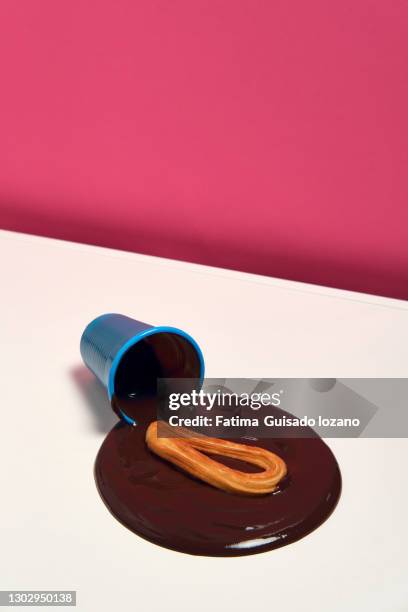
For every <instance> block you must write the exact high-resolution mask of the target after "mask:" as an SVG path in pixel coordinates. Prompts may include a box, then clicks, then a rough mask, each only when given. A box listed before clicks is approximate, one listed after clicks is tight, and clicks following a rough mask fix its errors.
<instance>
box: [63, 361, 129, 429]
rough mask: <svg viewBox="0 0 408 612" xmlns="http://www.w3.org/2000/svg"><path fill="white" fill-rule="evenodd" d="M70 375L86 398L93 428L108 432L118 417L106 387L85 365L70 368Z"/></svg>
mask: <svg viewBox="0 0 408 612" xmlns="http://www.w3.org/2000/svg"><path fill="white" fill-rule="evenodd" d="M70 375H71V377H72V379H73V381H74V382H75V384H76V385H77V387H78V388H79V390H80V391H81V393H82V395H83V397H84V399H85V400H86V403H87V405H88V408H89V411H90V413H91V415H92V418H93V427H94V429H96V431H98V432H101V433H108V432H109V431H110V430H111V429H112V427H113V426H114V425H115V424H116V423H117V422H118V417H117V416H116V414H115V413H114V412H113V410H112V408H111V407H110V404H109V400H108V395H107V392H106V389H104V387H103V386H102V385H101V383H100V382H99V381H98V380H97V379H96V378H95V376H94V375H93V374H92V372H90V371H89V370H88V369H87V368H86V367H85V366H76V367H75V368H72V370H71V371H70Z"/></svg>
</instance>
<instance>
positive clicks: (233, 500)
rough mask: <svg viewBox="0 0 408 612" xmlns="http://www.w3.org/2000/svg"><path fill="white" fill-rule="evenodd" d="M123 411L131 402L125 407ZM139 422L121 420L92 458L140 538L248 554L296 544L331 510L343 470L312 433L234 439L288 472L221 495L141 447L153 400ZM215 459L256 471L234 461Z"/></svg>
mask: <svg viewBox="0 0 408 612" xmlns="http://www.w3.org/2000/svg"><path fill="white" fill-rule="evenodd" d="M127 410H128V412H130V411H131V407H130V406H129V405H128V406H127ZM137 420H138V425H137V426H136V427H132V426H129V425H127V424H125V423H122V422H120V423H118V424H117V425H116V426H115V427H114V428H113V429H112V431H111V432H110V433H109V434H108V435H107V437H106V438H105V440H104V442H103V444H102V446H101V448H100V450H99V453H98V456H97V458H96V463H95V479H96V483H97V486H98V489H99V492H100V494H101V496H102V498H103V500H104V502H105V504H106V505H107V507H108V508H109V510H110V511H111V512H112V514H113V515H114V516H115V517H116V518H117V519H118V520H119V521H120V522H121V523H123V524H124V525H125V526H126V527H128V528H129V529H130V530H132V531H134V532H135V533H136V534H138V535H140V536H142V537H143V538H145V539H147V540H149V541H151V542H154V543H155V544H159V545H161V546H164V547H166V548H171V549H174V550H178V551H181V552H185V553H190V554H194V555H209V556H237V555H248V554H254V553H258V552H263V551H266V550H271V549H273V548H278V547H279V546H284V545H285V544H289V543H291V542H294V541H296V540H298V539H300V538H302V537H304V536H305V535H307V534H308V533H310V532H311V531H313V530H314V529H316V527H318V526H319V525H321V524H322V523H323V522H324V521H325V520H326V519H327V517H328V516H329V515H330V514H331V512H332V511H333V509H334V508H335V506H336V504H337V501H338V499H339V496H340V492H341V475H340V470H339V467H338V465H337V462H336V459H335V457H334V455H333V453H332V452H331V450H330V449H329V447H328V446H327V445H326V444H325V443H324V442H323V440H321V439H320V438H319V437H318V436H317V435H316V434H311V437H309V438H285V439H275V440H272V439H260V440H257V439H251V440H249V439H246V438H241V439H235V441H237V442H243V443H245V444H254V445H256V446H262V447H263V448H266V449H268V450H270V451H272V452H274V453H276V454H278V455H280V456H281V457H282V458H283V459H284V461H285V462H286V464H287V467H288V475H287V476H286V477H285V479H284V480H283V481H282V482H281V483H280V484H279V487H278V490H277V491H275V492H273V493H271V494H268V495H265V496H260V497H246V496H241V495H234V494H229V493H225V492H224V491H221V490H219V489H215V488H213V487H212V486H210V485H207V484H205V483H203V482H201V481H199V480H195V479H194V478H192V477H191V476H189V475H187V474H185V473H184V472H182V471H179V470H178V469H177V468H175V467H174V466H173V465H171V464H169V463H167V462H166V461H164V460H162V459H160V458H159V457H158V456H157V455H155V454H153V453H152V452H151V451H150V450H149V449H148V448H147V446H146V443H145V433H146V428H147V426H148V425H149V423H150V422H151V421H152V420H156V405H155V403H154V402H152V401H150V402H144V403H143V404H139V405H138V407H137ZM217 460H218V461H222V462H224V463H225V464H226V465H229V466H230V467H233V468H235V469H239V470H242V471H248V472H251V471H256V468H255V467H254V466H252V465H249V464H243V463H242V462H240V461H236V460H234V459H227V458H225V459H224V458H221V457H218V456H217Z"/></svg>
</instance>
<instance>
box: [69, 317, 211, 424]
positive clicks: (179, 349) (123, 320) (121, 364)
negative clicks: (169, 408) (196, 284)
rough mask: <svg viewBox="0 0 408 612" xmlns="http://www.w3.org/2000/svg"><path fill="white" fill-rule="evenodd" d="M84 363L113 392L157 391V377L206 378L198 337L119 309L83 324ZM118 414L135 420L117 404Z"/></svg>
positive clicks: (122, 394) (112, 395)
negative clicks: (142, 319)
mask: <svg viewBox="0 0 408 612" xmlns="http://www.w3.org/2000/svg"><path fill="white" fill-rule="evenodd" d="M80 351H81V355H82V359H83V360H84V363H85V365H86V366H87V367H88V368H89V369H90V370H91V371H92V372H93V373H94V374H95V376H96V377H97V378H98V379H99V380H100V381H101V383H102V384H103V385H104V386H105V387H106V389H107V391H108V397H109V400H110V401H111V402H112V400H113V398H115V397H124V398H127V399H134V398H137V397H138V396H144V395H147V394H152V393H155V391H156V383H157V379H158V378H195V379H199V380H200V381H202V380H203V378H204V358H203V354H202V352H201V349H200V347H199V346H198V344H197V342H196V341H195V340H194V339H193V338H192V337H191V336H189V335H188V334H187V333H186V332H184V331H182V330H181V329H177V328H176V327H166V326H163V327H154V326H153V325H148V324H147V323H142V322H141V321H136V320H135V319H131V318H130V317H126V316H124V315H121V314H104V315H101V316H99V317H97V318H96V319H94V320H93V321H91V323H89V325H87V326H86V328H85V330H84V332H83V334H82V337H81V343H80ZM118 414H119V416H120V417H121V418H122V419H123V420H124V421H126V422H127V423H129V424H130V425H136V421H135V419H134V418H132V417H130V416H128V415H127V414H125V412H124V411H123V410H122V409H121V408H119V409H118Z"/></svg>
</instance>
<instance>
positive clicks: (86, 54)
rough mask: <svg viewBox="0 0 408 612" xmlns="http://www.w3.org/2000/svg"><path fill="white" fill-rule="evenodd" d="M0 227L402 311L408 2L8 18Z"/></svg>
mask: <svg viewBox="0 0 408 612" xmlns="http://www.w3.org/2000/svg"><path fill="white" fill-rule="evenodd" d="M0 62H1V75H0V76H1V80H0V87H1V94H0V226H1V227H3V228H8V229H14V230H20V231H25V232H31V233H38V234H44V235H50V236H56V237H60V238H66V239H69V240H78V241H82V242H89V243H94V244H102V245H107V246H112V247H118V248H123V249H129V250H134V251H140V252H144V253H151V254H156V255H161V256H165V257H173V258H179V259H185V260H189V261H196V262H202V263H208V264H214V265H219V266H225V267H231V268H236V269H242V270H247V271H253V272H259V273H262V274H268V275H274V276H280V277H285V278H291V279H297V280H303V281H309V282H314V283H322V284H325V285H332V286H338V287H344V288H349V289H356V290H361V291H367V292H373V293H379V294H384V295H390V296H394V297H400V298H405V299H408V246H407V245H408V204H407V201H408V199H407V196H408V172H407V168H408V166H407V162H408V152H407V143H408V117H407V113H408V79H407V66H408V2H406V1H405V0H404V1H401V0H392V1H389V0H381V1H380V0H371V1H370V0H341V2H328V1H327V0H309V1H307V2H306V1H304V0H292V1H288V0H264V1H260V0H246V1H244V0H231V1H228V0H213V1H212V0H207V1H204V0H139V1H135V0H95V1H90V0H58V1H56V0H36V1H35V2H34V1H33V0H18V1H17V0H2V1H1V3H0Z"/></svg>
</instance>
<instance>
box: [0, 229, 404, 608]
mask: <svg viewBox="0 0 408 612" xmlns="http://www.w3.org/2000/svg"><path fill="white" fill-rule="evenodd" d="M0 255H1V302H0V305H1V306H0V307H1V312H0V314H1V316H0V325H1V336H0V337H1V354H0V371H1V385H2V408H1V411H2V426H1V440H0V453H1V456H0V465H1V468H0V474H1V491H2V501H1V525H0V529H1V533H0V542H1V543H0V546H1V568H0V589H16V590H17V589H25V590H28V589H36V590H38V589H54V590H56V589H67V590H68V589H76V590H77V591H78V606H77V609H78V610H80V611H81V612H82V611H83V612H113V611H114V610H117V611H119V612H121V611H123V612H127V611H134V610H151V611H157V612H159V611H161V612H162V611H164V610H177V611H179V612H182V611H186V612H187V611H189V612H190V611H191V610H196V611H197V612H201V611H203V612H204V611H206V612H208V610H211V609H213V610H217V611H218V610H231V611H232V612H241V611H244V610H245V611H248V610H258V609H259V610H263V609H270V610H276V611H279V612H292V611H293V612H295V611H296V612H297V611H298V610H302V611H309V610H313V611H314V612H315V611H317V610H319V611H320V610H321V611H322V612H323V611H324V612H332V611H333V612H340V611H341V612H343V611H344V612H345V611H347V612H364V611H365V610H367V611H368V610H369V611H370V612H380V611H381V612H399V611H401V612H402V611H403V610H407V606H408V587H407V585H406V577H407V576H406V574H407V550H408V527H407V517H408V496H407V492H406V484H407V482H406V478H407V477H406V466H407V457H408V440H381V439H378V440H375V439H371V440H369V439H364V440H363V439H357V440H340V439H338V440H332V441H330V445H331V447H332V449H333V450H334V452H335V454H336V456H337V458H338V461H339V463H340V466H341V470H342V473H343V479H344V490H343V494H342V497H341V500H340V503H339V505H338V507H337V509H336V511H335V512H334V514H333V515H332V516H331V518H330V519H329V520H328V521H327V522H326V523H324V524H323V525H322V526H321V527H320V528H319V529H317V530H316V531H315V532H314V533H312V534H311V535H309V536H308V537H306V538H304V539H303V540H301V541H299V542H297V543H295V544H292V545H290V546H287V547H284V548H281V549H279V550H276V551H272V552H269V553H264V554H261V555H255V556H251V557H241V558H234V559H216V558H204V557H191V556H188V555H183V554H180V553H175V552H171V551H169V550H165V549H162V548H159V547H157V546H155V545H153V544H150V543H148V542H146V541H144V540H142V539H141V538H139V537H137V536H136V535H134V534H132V533H131V532H130V531H128V530H127V529H125V528H124V527H122V525H120V524H119V523H118V522H117V521H116V520H115V519H114V518H113V517H112V516H111V515H110V514H109V512H108V511H107V509H106V508H105V506H104V504H103V503H102V501H101V500H100V498H99V495H98V493H97V491H96V489H95V485H94V480H93V463H94V459H95V456H96V453H97V451H98V448H99V446H100V444H101V442H102V440H103V438H104V436H105V434H106V433H107V432H108V431H109V429H110V428H111V426H112V425H113V424H114V423H115V420H116V419H115V416H114V415H113V413H112V412H111V411H110V408H109V405H108V401H107V398H106V394H105V392H104V390H103V389H102V388H101V387H100V386H99V385H98V383H96V381H95V380H94V379H93V377H92V375H91V374H90V373H89V372H88V371H87V370H85V369H84V367H83V366H82V364H81V359H80V355H79V348H78V345H79V338H80V335H81V332H82V330H83V328H84V326H85V325H86V324H87V323H88V321H90V320H91V319H92V318H94V317H95V316H96V315H98V314H101V313H104V312H121V313H124V314H128V315H130V316H133V317H135V318H138V319H140V320H142V321H146V322H149V323H154V324H169V325H175V326H178V327H181V328H183V329H185V330H186V331H188V332H189V333H191V334H192V335H193V336H194V337H195V338H196V339H197V341H198V342H199V343H200V345H201V347H202V349H203V352H204V355H205V359H206V371H207V375H208V376H221V377H223V376H235V377H240V376H242V377H251V376H254V377H260V376H266V377H275V376H283V377H284V376H288V377H290V376H297V377H326V376H328V377H354V376H355V377H357V376H364V377H376V376H381V377H408V304H407V303H405V302H400V301H397V300H390V299H384V298H378V297H370V296H367V295H362V294H356V293H348V292H345V291H337V290H333V289H326V288H324V287H315V286H310V285H304V284H299V283H295V282H288V281H281V280H276V279H272V278H265V277H261V276H252V275H249V274H242V273H237V272H230V271H226V270H220V269H215V268H208V267H203V266H198V265H191V264H187V263H180V262H175V261H169V260H163V259H156V258H153V257H147V256H142V255H136V254H130V253H124V252H118V251H113V250H109V249H103V248H95V247H91V246H84V245H79V244H71V243H67V242H60V241H56V240H51V239H45V238H37V237H31V236H25V235H19V234H13V233H9V232H1V233H0ZM379 525H381V526H382V527H381V529H378V526H379ZM266 606H267V608H266ZM53 609H54V608H53ZM56 609H60V608H56Z"/></svg>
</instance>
